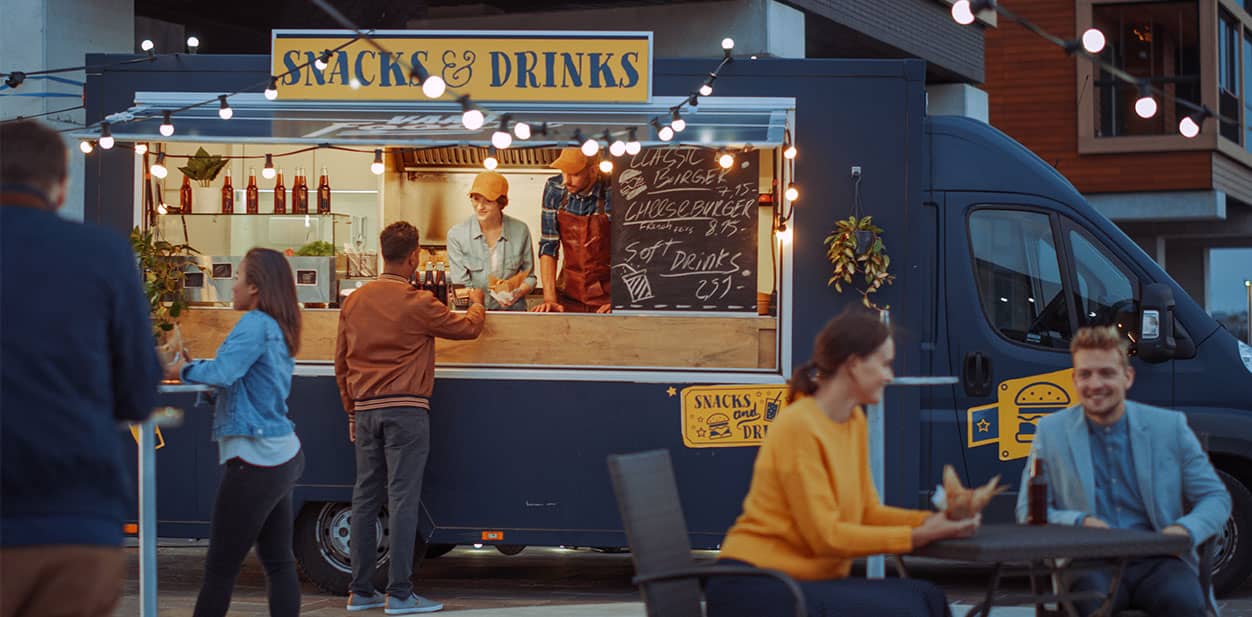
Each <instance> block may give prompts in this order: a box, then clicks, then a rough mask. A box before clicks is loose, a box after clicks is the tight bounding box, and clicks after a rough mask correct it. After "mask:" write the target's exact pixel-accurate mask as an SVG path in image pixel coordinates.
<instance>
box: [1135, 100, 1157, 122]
mask: <svg viewBox="0 0 1252 617" xmlns="http://www.w3.org/2000/svg"><path fill="white" fill-rule="evenodd" d="M1135 113H1136V114H1138V115H1139V117H1140V118H1151V117H1152V116H1155V115H1156V99H1154V98H1152V97H1151V96H1141V97H1139V100H1137V101H1135Z"/></svg>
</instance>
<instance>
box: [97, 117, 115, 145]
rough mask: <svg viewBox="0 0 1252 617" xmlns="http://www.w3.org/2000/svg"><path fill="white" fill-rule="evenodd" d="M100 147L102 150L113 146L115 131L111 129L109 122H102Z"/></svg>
mask: <svg viewBox="0 0 1252 617" xmlns="http://www.w3.org/2000/svg"><path fill="white" fill-rule="evenodd" d="M100 148H101V149H102V150H111V149H112V148H113V133H112V131H110V130H109V123H108V122H101V123H100Z"/></svg>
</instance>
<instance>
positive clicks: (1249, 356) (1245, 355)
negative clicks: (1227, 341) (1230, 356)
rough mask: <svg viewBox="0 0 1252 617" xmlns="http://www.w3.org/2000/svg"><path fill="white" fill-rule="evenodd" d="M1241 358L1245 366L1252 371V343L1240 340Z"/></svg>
mask: <svg viewBox="0 0 1252 617" xmlns="http://www.w3.org/2000/svg"><path fill="white" fill-rule="evenodd" d="M1239 358H1240V359H1241V360H1243V367H1244V368H1246V369H1248V372H1249V373H1252V345H1249V344H1247V343H1245V342H1243V341H1239Z"/></svg>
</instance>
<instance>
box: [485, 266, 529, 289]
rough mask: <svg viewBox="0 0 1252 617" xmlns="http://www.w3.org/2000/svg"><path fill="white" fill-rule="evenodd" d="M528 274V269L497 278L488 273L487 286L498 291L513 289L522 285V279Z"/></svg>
mask: <svg viewBox="0 0 1252 617" xmlns="http://www.w3.org/2000/svg"><path fill="white" fill-rule="evenodd" d="M528 276H530V270H527V271H525V272H518V273H517V274H514V275H513V276H510V277H509V278H505V279H502V278H499V277H497V276H496V275H494V274H488V275H487V286H488V287H490V288H491V291H495V292H499V293H503V292H507V291H513V290H515V289H517V288H518V287H520V286H521V285H522V281H525V280H526V277H528Z"/></svg>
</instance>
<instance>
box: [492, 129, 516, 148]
mask: <svg viewBox="0 0 1252 617" xmlns="http://www.w3.org/2000/svg"><path fill="white" fill-rule="evenodd" d="M491 145H493V146H495V147H496V148H498V149H500V150H503V149H505V148H507V147H509V146H511V145H513V136H512V135H510V134H509V132H508V131H496V132H494V133H492V134H491Z"/></svg>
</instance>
